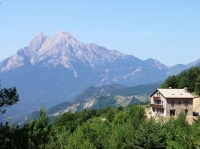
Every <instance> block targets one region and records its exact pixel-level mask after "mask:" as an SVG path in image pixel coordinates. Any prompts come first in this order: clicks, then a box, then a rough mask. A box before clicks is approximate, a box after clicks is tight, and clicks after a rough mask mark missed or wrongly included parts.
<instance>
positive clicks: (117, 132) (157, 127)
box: [0, 105, 200, 149]
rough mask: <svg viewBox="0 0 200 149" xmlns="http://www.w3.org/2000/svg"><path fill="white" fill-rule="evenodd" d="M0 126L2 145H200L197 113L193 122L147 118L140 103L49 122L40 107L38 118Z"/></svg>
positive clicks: (79, 148) (72, 148)
mask: <svg viewBox="0 0 200 149" xmlns="http://www.w3.org/2000/svg"><path fill="white" fill-rule="evenodd" d="M0 130H1V133H0V148H1V149H4V148H5V149H6V148H8V149H12V148H13V149H15V148H16V149H24V148H30V149H36V148H37V149H40V148H46V149H48V148H49V149H50V148H54V149H56V148H57V149H65V148H69V149H86V148H87V149H90V148H91V149H95V148H96V149H103V148H105V149H107V148H111V149H112V148H113V149H116V148H123V149H130V148H133V149H135V148H136V149H137V148H138V149H141V148H147V149H156V148H159V149H162V148H163V149H164V148H180V149H184V148H185V149H188V148H197V147H199V146H200V117H198V119H197V120H195V121H194V123H193V124H188V122H187V120H186V117H185V115H184V114H183V113H181V114H180V115H179V116H178V118H176V119H174V118H173V117H171V118H170V119H169V120H167V121H165V120H164V119H160V120H155V119H154V118H150V119H148V118H146V115H145V110H144V108H143V106H141V105H132V106H129V107H128V108H124V107H122V106H119V107H118V108H116V109H114V108H111V107H108V108H106V109H98V110H95V109H92V110H87V109H85V110H83V111H81V112H79V113H64V114H62V115H61V116H60V117H58V118H57V119H56V120H55V121H54V122H53V123H52V124H51V123H50V122H49V118H48V116H47V115H46V112H45V109H44V107H42V109H41V110H40V117H39V119H35V120H34V121H32V122H30V123H29V124H27V125H25V126H23V127H22V128H20V127H19V126H13V125H11V124H10V123H9V122H8V123H6V124H5V125H2V124H1V126H0Z"/></svg>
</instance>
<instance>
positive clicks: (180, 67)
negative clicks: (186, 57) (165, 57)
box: [167, 59, 200, 76]
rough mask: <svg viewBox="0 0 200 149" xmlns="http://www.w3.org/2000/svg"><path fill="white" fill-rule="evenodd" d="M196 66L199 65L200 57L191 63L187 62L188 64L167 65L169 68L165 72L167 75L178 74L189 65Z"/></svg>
mask: <svg viewBox="0 0 200 149" xmlns="http://www.w3.org/2000/svg"><path fill="white" fill-rule="evenodd" d="M197 66H200V59H199V60H197V61H195V62H192V63H189V64H186V65H184V64H177V65H174V66H172V67H169V70H168V72H167V75H169V76H171V75H177V74H179V73H180V72H182V71H184V70H186V69H189V68H191V67H197Z"/></svg>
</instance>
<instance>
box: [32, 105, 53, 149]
mask: <svg viewBox="0 0 200 149" xmlns="http://www.w3.org/2000/svg"><path fill="white" fill-rule="evenodd" d="M29 131H30V134H29V135H30V136H31V137H30V141H31V143H30V145H31V146H32V147H33V148H35V147H37V148H45V145H46V143H48V142H49V141H50V139H51V138H54V137H52V136H53V132H52V126H51V123H50V120H49V117H48V116H47V114H46V110H45V108H44V106H42V108H41V110H40V117H39V119H38V120H34V121H32V122H31V123H30V124H29Z"/></svg>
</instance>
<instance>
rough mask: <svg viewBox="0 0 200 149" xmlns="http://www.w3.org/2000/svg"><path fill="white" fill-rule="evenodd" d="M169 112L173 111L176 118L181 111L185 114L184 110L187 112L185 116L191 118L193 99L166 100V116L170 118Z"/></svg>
mask: <svg viewBox="0 0 200 149" xmlns="http://www.w3.org/2000/svg"><path fill="white" fill-rule="evenodd" d="M173 103H174V104H173ZM170 110H175V116H178V115H179V113H180V112H181V111H183V112H184V113H185V110H188V112H187V116H193V99H184V98H180V99H177V98H176V99H167V102H166V116H170Z"/></svg>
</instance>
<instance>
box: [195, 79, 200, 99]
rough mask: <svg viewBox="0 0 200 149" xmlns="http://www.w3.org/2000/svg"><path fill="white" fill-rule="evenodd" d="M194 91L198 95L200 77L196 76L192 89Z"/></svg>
mask: <svg viewBox="0 0 200 149" xmlns="http://www.w3.org/2000/svg"><path fill="white" fill-rule="evenodd" d="M194 91H195V93H196V94H198V95H200V75H198V77H197V80H196V83H195V87H194Z"/></svg>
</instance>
